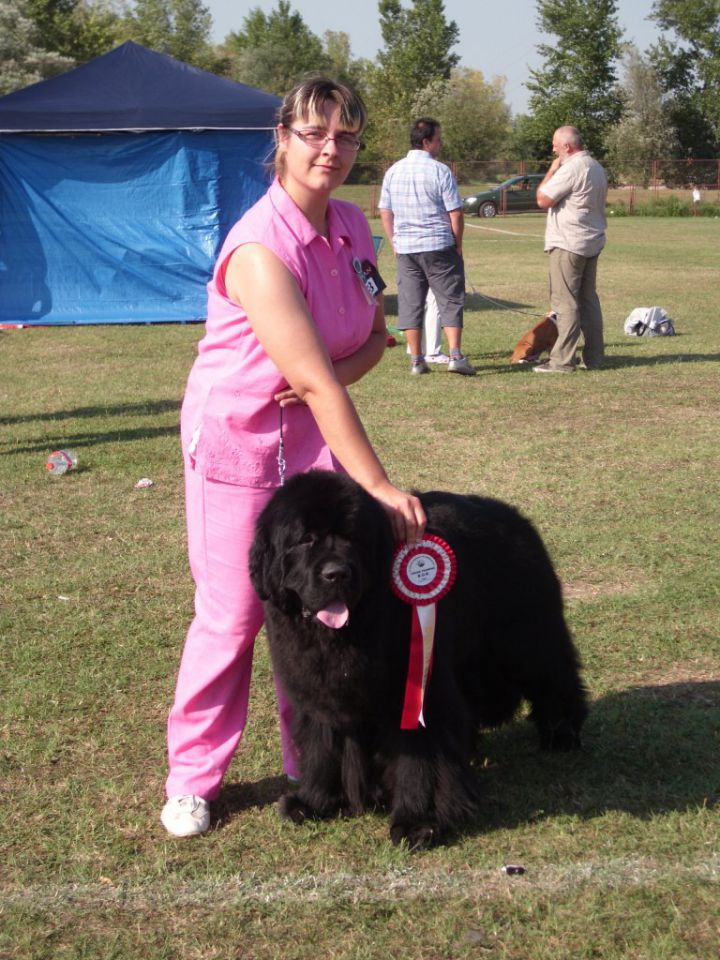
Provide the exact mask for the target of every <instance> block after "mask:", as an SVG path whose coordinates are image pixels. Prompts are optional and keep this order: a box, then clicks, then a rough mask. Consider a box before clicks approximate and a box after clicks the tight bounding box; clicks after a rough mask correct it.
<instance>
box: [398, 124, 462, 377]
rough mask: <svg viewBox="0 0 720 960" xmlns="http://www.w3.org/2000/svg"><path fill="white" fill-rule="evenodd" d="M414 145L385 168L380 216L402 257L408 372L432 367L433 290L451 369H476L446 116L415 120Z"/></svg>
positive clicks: (401, 317) (401, 312)
mask: <svg viewBox="0 0 720 960" xmlns="http://www.w3.org/2000/svg"><path fill="white" fill-rule="evenodd" d="M410 145H411V148H412V149H411V150H410V151H409V152H408V154H407V156H406V157H404V158H403V159H402V160H398V162H397V163H395V164H393V165H392V167H390V169H389V170H388V171H387V173H386V174H385V178H384V179H383V185H382V191H381V193H380V217H381V219H382V224H383V228H384V230H385V233H386V234H387V237H388V240H389V241H390V243H391V244H392V247H393V250H394V251H395V256H396V260H397V274H398V328H399V329H400V330H403V331H405V335H406V336H407V340H408V346H409V347H410V353H411V355H412V364H411V367H410V372H411V373H412V374H420V373H429V372H430V368H429V366H428V365H427V363H426V362H425V357H424V355H423V352H422V346H421V342H422V323H423V310H424V307H425V299H426V297H427V293H428V289H430V290H432V292H433V293H434V294H435V299H436V300H437V305H438V310H439V312H440V325H441V326H442V328H443V330H444V331H445V336H446V337H447V341H448V346H449V348H450V362H449V363H448V370H449V371H450V372H451V373H462V374H466V375H470V376H472V375H473V374H474V373H475V370H474V368H473V367H472V366H471V365H470V363H469V361H468V360H467V358H466V357H464V356H463V354H462V351H461V349H460V342H461V338H462V326H463V307H464V305H465V269H464V265H463V258H462V236H463V228H464V221H463V213H462V201H461V199H460V194H459V192H458V187H457V182H456V180H455V177H454V176H453V175H452V172H451V171H450V169H449V167H446V166H445V164H443V163H440V161H439V160H437V156H438V155H439V153H440V150H441V149H442V136H441V132H440V124H439V123H437V121H435V120H431V119H429V118H426V117H424V118H421V119H420V120H416V121H415V123H414V124H413V125H412V128H411V130H410Z"/></svg>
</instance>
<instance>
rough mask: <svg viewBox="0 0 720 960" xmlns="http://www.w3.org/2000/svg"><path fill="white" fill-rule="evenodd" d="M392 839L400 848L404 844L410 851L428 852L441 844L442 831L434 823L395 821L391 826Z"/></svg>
mask: <svg viewBox="0 0 720 960" xmlns="http://www.w3.org/2000/svg"><path fill="white" fill-rule="evenodd" d="M390 839H391V840H392V842H393V843H394V844H395V845H396V846H398V845H399V844H401V843H403V844H405V846H406V847H407V848H408V849H409V850H427V849H429V848H430V847H434V846H435V845H436V844H438V843H440V831H439V829H438V826H437V824H436V823H434V822H432V821H422V822H420V823H418V822H417V821H402V820H400V821H394V822H393V823H391V825H390Z"/></svg>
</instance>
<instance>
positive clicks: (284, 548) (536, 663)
mask: <svg viewBox="0 0 720 960" xmlns="http://www.w3.org/2000/svg"><path fill="white" fill-rule="evenodd" d="M420 499H421V500H422V503H423V507H424V509H425V511H426V513H427V516H428V526H427V531H428V533H435V534H438V535H439V536H441V537H442V538H443V539H445V540H446V541H447V542H448V543H449V544H450V545H451V547H452V548H453V550H454V552H455V555H456V558H457V578H456V581H455V584H454V585H453V587H452V589H451V590H450V592H449V593H448V594H447V596H445V597H444V598H443V599H441V600H440V601H439V603H438V610H437V627H436V633H435V650H434V659H433V666H432V674H431V677H430V681H429V684H428V690H427V695H426V699H425V708H424V715H425V721H426V726H425V727H422V726H420V727H418V729H417V730H401V729H400V716H401V712H402V704H403V699H404V692H405V681H406V677H407V666H408V649H409V639H410V607H409V606H408V605H407V604H405V603H403V602H401V601H400V600H398V599H397V598H396V597H395V596H394V594H393V593H392V591H391V587H390V568H391V560H392V554H393V549H394V544H393V541H392V535H391V530H390V524H389V521H388V518H387V516H386V514H385V512H384V510H383V508H382V507H381V506H380V504H379V503H378V502H377V501H376V500H374V499H373V498H372V497H371V496H369V495H368V494H367V493H365V491H364V490H363V489H362V488H361V487H360V486H358V484H356V483H355V482H354V481H353V480H351V479H349V478H348V477H346V476H343V475H340V474H334V473H328V472H324V471H312V472H311V473H309V474H302V475H299V476H296V477H293V478H292V479H291V480H289V481H288V483H287V484H286V485H285V486H284V487H282V488H280V489H279V490H278V491H277V493H276V494H275V495H274V496H273V498H272V500H271V501H270V503H269V504H268V505H267V507H266V508H265V510H264V511H263V513H262V515H261V516H260V518H259V521H258V524H257V528H256V534H255V540H254V543H253V546H252V549H251V553H250V574H251V578H252V582H253V585H254V587H255V589H256V591H257V593H258V594H259V596H260V597H261V598H262V600H263V601H264V605H265V614H266V624H267V632H268V638H269V643H270V651H271V655H272V660H273V666H274V669H275V671H276V673H277V676H278V677H279V679H280V682H281V684H282V686H283V688H284V690H285V692H286V695H287V696H288V697H289V699H290V701H291V703H292V706H293V709H294V727H293V734H294V738H295V742H296V745H297V747H298V750H299V753H300V759H301V767H302V777H301V782H300V786H299V788H298V789H297V791H296V792H294V793H291V794H288V795H287V796H285V797H284V798H283V799H282V801H281V813H282V814H283V815H284V816H286V817H289V818H290V819H292V820H294V821H296V822H302V821H303V820H304V819H306V818H308V817H314V818H317V817H330V816H333V815H335V814H337V813H338V812H346V813H351V814H358V813H361V812H362V811H363V810H365V809H367V808H368V807H370V806H373V805H375V804H377V803H379V802H381V801H383V800H385V799H387V800H388V802H389V803H390V806H391V826H390V835H391V837H392V840H393V842H395V843H399V842H400V841H403V840H404V841H406V842H407V844H408V845H409V846H411V847H425V846H429V845H431V844H434V843H437V842H440V841H442V840H443V839H444V838H446V836H447V835H448V834H450V833H452V832H453V831H454V830H456V829H457V828H458V827H459V826H460V825H461V823H462V822H463V821H464V820H466V819H467V818H468V817H470V816H472V814H473V813H474V811H475V809H476V804H477V799H478V793H477V783H476V778H475V774H474V771H473V769H472V767H471V761H472V759H473V757H474V755H475V748H476V745H477V740H476V738H477V735H478V731H479V729H480V728H481V727H488V726H496V725H498V724H500V723H503V722H505V721H507V720H510V719H511V718H512V717H513V715H514V714H515V712H516V710H517V709H518V707H519V705H520V703H521V701H522V700H523V699H527V700H528V701H529V702H530V704H531V707H532V713H531V716H532V719H533V721H534V723H535V725H536V727H537V730H538V733H539V735H540V743H541V745H542V746H543V747H545V748H549V749H556V750H567V749H571V748H574V747H577V746H579V743H580V728H581V726H582V724H583V721H584V719H585V716H586V713H587V707H586V702H585V692H584V689H583V685H582V682H581V680H580V676H579V663H578V657H577V655H576V653H575V650H574V648H573V644H572V641H571V639H570V635H569V633H568V630H567V627H566V624H565V619H564V617H563V608H562V597H561V591H560V585H559V583H558V579H557V577H556V575H555V572H554V570H553V567H552V564H551V562H550V559H549V557H548V554H547V552H546V550H545V547H544V545H543V543H542V541H541V539H540V537H539V536H538V534H537V533H536V532H535V530H534V529H533V527H532V526H531V524H530V523H529V522H528V521H527V520H526V519H524V518H523V517H522V516H521V515H520V514H519V513H518V512H517V511H516V510H514V509H513V508H511V507H509V506H508V505H506V504H503V503H500V502H499V501H496V500H490V499H485V498H481V497H474V496H459V495H456V494H451V493H439V492H434V493H424V494H421V495H420ZM333 601H335V602H337V601H342V602H343V603H344V604H346V605H347V607H348V608H349V610H350V619H349V622H348V624H347V625H346V626H343V627H342V628H340V629H331V628H330V627H328V626H325V625H324V624H323V623H321V622H320V621H319V620H318V619H317V618H316V616H315V614H316V613H317V612H318V611H321V610H323V609H325V608H327V606H328V605H329V604H330V603H332V602H333Z"/></svg>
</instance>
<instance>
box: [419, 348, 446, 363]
mask: <svg viewBox="0 0 720 960" xmlns="http://www.w3.org/2000/svg"><path fill="white" fill-rule="evenodd" d="M425 363H450V357H449V356H448V355H447V354H446V353H443V352H442V350H441V351H440V353H431V354H427V353H426V354H425Z"/></svg>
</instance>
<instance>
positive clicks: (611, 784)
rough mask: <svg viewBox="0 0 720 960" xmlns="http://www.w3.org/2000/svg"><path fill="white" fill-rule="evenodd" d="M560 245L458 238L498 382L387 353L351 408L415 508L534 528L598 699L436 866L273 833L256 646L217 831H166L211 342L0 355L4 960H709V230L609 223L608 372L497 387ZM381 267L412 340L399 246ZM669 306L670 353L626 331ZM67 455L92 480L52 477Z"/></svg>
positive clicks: (501, 760)
mask: <svg viewBox="0 0 720 960" xmlns="http://www.w3.org/2000/svg"><path fill="white" fill-rule="evenodd" d="M374 229H375V230H376V232H379V225H378V224H377V223H376V224H374ZM541 235H542V221H541V219H540V218H538V217H533V216H516V217H513V218H512V219H505V220H502V221H497V220H496V221H493V222H492V223H491V224H488V223H487V222H473V223H472V224H471V225H470V226H469V227H468V229H467V240H466V264H467V274H468V280H469V290H470V293H469V296H468V310H467V315H466V331H465V339H464V345H465V347H466V350H467V352H468V354H469V356H470V358H471V359H472V361H473V362H474V363H475V364H476V366H477V367H478V371H479V372H478V376H476V377H475V378H464V377H453V376H451V375H449V374H447V373H446V372H445V371H442V370H434V371H433V373H432V374H431V375H430V376H427V377H421V378H411V377H410V376H409V375H408V370H407V358H406V356H405V353H404V348H403V347H396V348H394V349H390V350H388V351H387V353H386V357H385V359H384V362H383V363H382V364H381V365H380V367H379V368H378V369H376V370H375V371H373V372H372V373H371V374H370V375H369V376H368V377H366V378H365V380H364V381H363V382H362V383H360V384H358V385H356V387H355V388H353V394H354V397H355V399H356V402H357V405H358V408H359V410H360V412H361V415H362V417H363V420H364V422H365V424H366V426H367V428H368V432H369V434H370V436H371V438H372V439H373V442H374V443H375V445H376V447H377V449H378V451H379V452H380V455H381V457H382V459H383V460H384V462H385V463H386V465H387V467H388V469H389V470H390V472H391V475H392V476H393V478H394V479H395V480H396V482H398V483H399V484H402V485H406V486H416V487H419V488H422V489H430V488H433V487H443V488H449V489H454V490H458V491H476V492H480V493H483V494H489V495H492V496H497V497H500V498H502V499H505V500H508V501H510V502H511V503H513V504H515V505H517V506H518V507H520V508H521V509H522V510H523V512H524V513H525V514H526V515H527V516H529V517H530V518H531V519H532V520H533V522H534V523H535V524H536V526H537V527H538V529H539V530H540V531H541V533H542V535H543V537H544V538H545V540H546V543H547V545H548V548H549V550H550V552H551V554H552V557H553V559H554V561H555V563H556V566H557V569H558V572H559V574H560V577H561V579H562V581H563V584H564V589H565V596H566V606H567V616H568V620H569V623H570V626H571V629H572V631H573V634H574V636H575V639H576V642H577V645H578V648H579V650H580V651H581V654H582V657H583V660H584V665H585V678H586V682H587V685H588V687H589V690H590V695H591V700H592V712H591V716H590V718H589V720H588V723H587V726H586V734H585V746H584V749H583V750H582V752H581V753H579V754H578V755H575V756H570V757H567V756H562V757H555V756H545V755H541V754H540V753H539V752H538V751H537V750H536V747H535V742H534V738H533V733H532V730H531V729H530V727H529V725H528V724H527V722H526V721H525V720H524V719H522V718H520V719H518V721H517V722H516V723H515V724H513V725H511V726H509V727H507V728H504V729H502V730H499V731H494V732H491V733H488V734H487V736H486V738H485V741H484V758H483V761H482V773H481V775H482V778H483V782H484V798H483V802H482V810H481V815H480V817H479V819H478V821H477V823H474V824H472V825H470V827H469V828H468V830H467V831H466V832H465V833H464V834H463V835H462V836H461V837H459V838H458V839H457V841H456V842H455V843H453V844H452V845H450V846H448V847H446V848H442V849H437V850H433V851H431V852H429V853H425V854H419V855H413V854H410V853H408V852H407V851H406V850H404V849H397V848H394V847H392V846H391V844H390V843H389V841H388V839H387V822H386V819H385V817H383V816H381V815H379V814H378V815H369V816H366V817H363V818H360V819H356V820H335V821H332V822H328V823H321V824H310V825H308V826H306V827H303V828H297V827H295V826H293V825H290V824H287V823H283V822H281V821H280V820H279V819H278V817H277V814H276V812H275V809H274V806H275V801H276V800H277V798H278V796H279V795H280V793H281V791H282V790H283V786H284V782H283V780H282V778H281V777H280V776H279V775H278V774H279V770H280V750H279V738H278V733H277V724H276V718H275V706H274V698H273V694H272V683H271V680H270V672H269V666H268V659H267V650H266V644H265V641H264V638H262V637H261V638H260V640H259V641H258V646H257V652H256V665H255V675H254V682H253V694H252V701H251V718H250V723H249V726H248V731H247V734H246V737H245V739H244V741H243V744H242V746H241V749H240V751H239V753H238V755H237V757H236V759H235V761H234V763H233V766H232V767H231V770H230V772H229V775H228V778H227V785H226V787H225V789H224V792H223V794H222V796H221V799H220V801H219V803H218V805H217V808H216V810H215V820H214V825H213V828H212V829H211V831H210V833H209V834H208V835H206V836H205V837H202V838H198V839H195V840H192V841H174V840H172V839H170V838H168V837H167V836H166V835H165V833H164V831H163V830H162V828H161V827H160V825H159V822H158V813H159V810H160V806H161V803H162V793H163V781H164V777H165V753H164V751H165V747H164V724H165V718H166V714H167V710H168V707H169V704H170V700H171V696H172V690H173V685H174V676H175V671H176V669H177V663H178V660H179V656H180V651H181V646H182V642H183V638H184V632H185V629H186V627H187V623H188V620H189V617H190V613H191V605H192V584H191V580H190V577H189V574H188V572H187V568H186V559H185V552H184V530H183V517H182V489H181V465H180V459H179V456H178V440H177V421H178V408H179V403H180V399H181V396H182V392H183V386H184V381H185V378H186V376H187V372H188V370H189V368H190V365H191V363H192V360H193V357H194V353H195V347H196V343H197V341H198V339H199V337H200V336H201V334H202V328H201V327H199V326H148V327H126V328H118V327H87V328H76V329H31V330H24V331H0V364H1V367H2V379H1V380H0V422H1V423H2V433H1V435H0V441H1V443H0V500H1V502H2V507H1V510H0V537H1V538H2V542H1V544H0V546H1V547H2V549H1V550H0V569H1V571H2V611H1V613H0V633H1V634H2V660H3V664H2V667H3V669H2V673H1V674H0V694H1V696H0V731H1V733H0V737H1V739H0V789H1V790H2V797H3V808H2V809H3V814H2V818H1V819H0V845H1V851H0V863H1V864H2V867H1V868H0V917H1V918H2V922H1V926H0V958H2V960H41V958H42V960H45V958H53V960H55V958H61V960H230V958H249V960H276V958H277V960H281V958H282V960H317V958H325V957H328V958H347V960H385V958H398V960H450V958H452V960H456V958H457V960H461V958H462V960H465V958H497V960H585V958H597V960H620V958H628V960H629V958H633V960H690V958H694V960H695V958H696V960H707V958H711V957H717V956H718V943H719V942H720V928H719V924H718V917H719V916H720V883H719V879H720V848H719V843H718V835H719V831H718V827H719V826H720V815H719V812H718V800H719V799H720V762H719V757H720V750H719V748H720V709H719V708H720V680H719V677H720V643H719V641H718V637H719V635H720V629H719V627H720V614H719V609H720V604H719V602H718V601H719V600H720V596H719V593H720V590H719V585H718V553H719V549H718V539H719V538H718V533H719V529H718V528H719V524H718V507H717V505H718V502H719V501H720V481H719V479H718V478H719V477H720V452H719V432H720V431H719V423H718V413H719V411H720V389H719V384H720V377H719V372H720V371H719V364H720V323H719V322H718V296H717V289H718V280H717V277H718V260H717V251H718V247H719V245H720V223H719V222H718V221H715V220H712V219H710V220H702V219H699V218H698V219H697V220H685V221H679V220H662V219H658V220H653V221H648V220H644V219H623V220H618V221H616V222H613V223H611V225H610V231H609V243H608V247H607V249H606V251H605V252H604V253H603V255H602V257H601V261H600V293H601V298H602V302H603V307H604V313H605V320H606V340H607V350H608V362H607V367H606V369H604V370H602V371H599V372H582V371H578V372H577V373H576V374H574V375H573V376H566V377H541V376H536V375H533V374H532V373H531V372H530V371H529V370H524V369H518V368H511V367H510V366H508V363H507V361H508V357H509V354H510V352H511V351H512V348H513V346H514V344H515V342H516V341H517V339H518V337H519V336H520V334H521V333H522V332H524V331H525V330H526V329H527V328H528V327H529V326H531V325H532V324H533V323H534V321H535V315H538V314H542V313H544V312H545V310H546V309H547V281H546V275H545V270H546V263H545V260H544V257H543V254H542V240H541ZM381 270H382V272H383V273H384V274H385V276H386V278H387V279H388V281H389V288H388V320H389V323H390V324H392V323H393V322H394V319H395V316H394V315H395V310H396V297H395V286H394V268H393V265H392V263H391V258H390V253H389V251H388V249H387V247H385V249H384V250H383V252H382V259H381ZM486 298H491V299H486ZM656 304H657V305H661V306H664V307H665V308H666V309H667V311H668V312H669V314H670V316H671V317H673V319H674V321H675V324H676V329H677V331H678V334H679V335H678V336H677V337H675V338H665V339H659V338H658V339H651V340H646V339H644V338H643V339H632V338H628V337H625V336H624V335H623V332H622V323H623V320H624V318H625V316H626V315H627V314H628V313H629V312H630V310H631V309H632V308H633V307H636V306H650V305H656ZM61 446H70V447H72V448H74V449H75V450H76V451H77V452H78V455H79V468H78V470H77V471H76V472H74V473H71V474H68V475H66V476H65V477H62V478H59V479H54V478H50V477H47V476H46V475H45V471H44V469H43V465H44V463H45V459H46V456H47V454H48V453H49V452H50V451H51V450H53V449H55V448H57V447H61ZM144 476H147V477H150V478H152V479H153V480H154V486H153V487H152V488H150V489H147V490H136V489H135V488H134V484H135V482H136V481H137V480H138V479H139V478H141V477H144ZM508 863H519V864H521V865H523V866H524V867H525V871H526V872H525V873H524V874H523V875H520V876H507V875H506V874H505V873H504V872H503V866H504V865H505V864H508Z"/></svg>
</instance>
